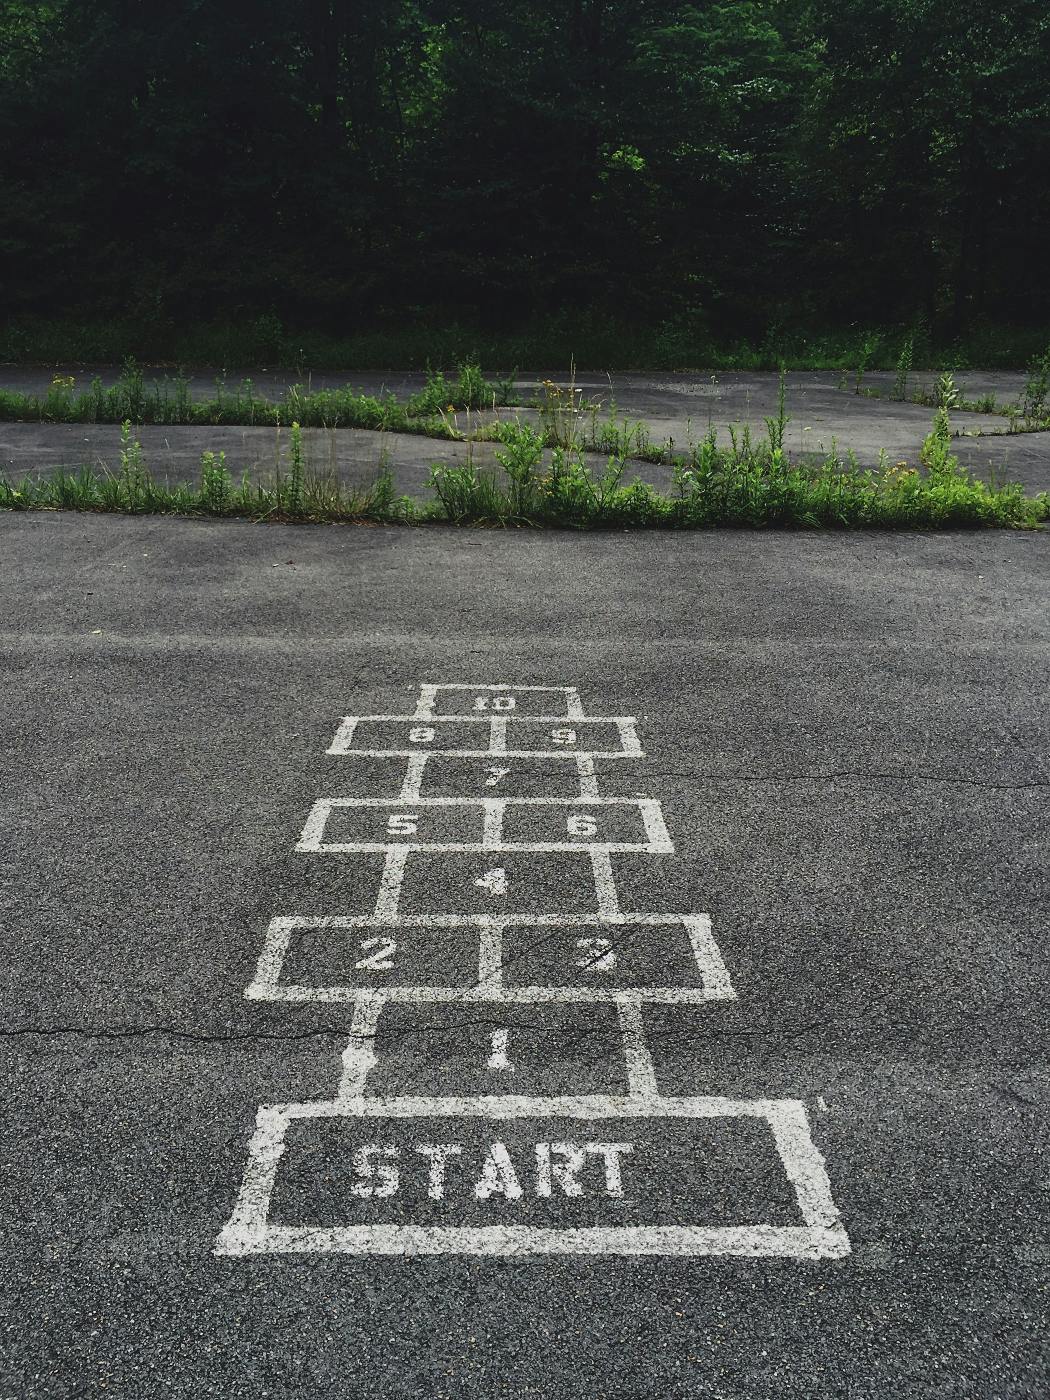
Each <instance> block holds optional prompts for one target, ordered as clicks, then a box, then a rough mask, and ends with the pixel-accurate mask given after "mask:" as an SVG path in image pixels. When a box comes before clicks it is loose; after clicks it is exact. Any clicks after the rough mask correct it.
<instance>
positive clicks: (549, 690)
mask: <svg viewBox="0 0 1050 1400" xmlns="http://www.w3.org/2000/svg"><path fill="white" fill-rule="evenodd" d="M423 689H424V690H434V691H440V690H520V691H521V692H522V693H523V694H528V695H539V694H543V693H546V694H548V695H575V694H576V691H575V690H574V689H573V687H572V686H569V685H513V684H512V683H511V682H510V681H500V682H499V684H498V685H472V684H471V683H470V682H469V681H456V682H455V683H448V684H445V683H443V684H441V685H427V686H424V687H423ZM562 718H563V719H564V718H565V716H564V715H563V716H562Z"/></svg>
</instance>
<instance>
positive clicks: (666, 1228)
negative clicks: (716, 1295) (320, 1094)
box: [216, 1095, 850, 1260]
mask: <svg viewBox="0 0 1050 1400" xmlns="http://www.w3.org/2000/svg"><path fill="white" fill-rule="evenodd" d="M330 1252H335V1253H349V1254H382V1255H399V1254H403V1255H420V1254H459V1255H504V1256H523V1255H548V1254H590V1255H600V1254H611V1255H636V1254H637V1255H641V1254H654V1255H665V1256H666V1255H713V1254H723V1255H732V1256H743V1257H759V1256H774V1257H777V1256H779V1257H784V1258H793V1259H809V1260H812V1259H834V1258H841V1257H843V1256H845V1255H847V1254H848V1253H849V1252H850V1247H849V1241H848V1239H847V1236H846V1233H845V1231H844V1230H843V1227H842V1224H841V1222H840V1220H839V1215H838V1211H837V1210H836V1208H835V1205H834V1203H833V1201H832V1198H831V1191H830V1186H829V1182H828V1178H827V1174H826V1172H825V1169H824V1160H823V1158H822V1157H821V1155H820V1153H819V1151H818V1150H817V1148H816V1147H815V1145H814V1143H813V1140H812V1138H811V1136H810V1131H809V1123H808V1119H807V1115H806V1111H805V1107H804V1105H803V1104H802V1103H801V1102H800V1101H798V1100H793V1099H773V1100H757V1099H751V1100H734V1099H727V1098H714V1097H705V1098H666V1099H653V1100H650V1101H648V1102H645V1103H643V1102H640V1101H638V1100H637V1099H632V1098H627V1097H624V1098H613V1097H606V1096H600V1095H595V1096H590V1097H586V1098H581V1097H576V1098H571V1097H570V1098H551V1099H540V1098H535V1099H523V1098H515V1097H513V1096H507V1095H499V1096H492V1097H479V1098H472V1099H456V1098H434V1099H422V1098H419V1099H415V1098H405V1097H399V1098H395V1099H378V1098H377V1099H365V1098H358V1099H355V1100H352V1101H342V1102H340V1101H339V1100H335V1101H329V1102H314V1103H301V1104H271V1105H264V1106H263V1107H262V1108H261V1109H260V1110H259V1114H258V1118H257V1124H256V1130H255V1134H254V1137H253V1139H252V1142H251V1148H250V1154H249V1163H248V1170H247V1172H246V1175H245V1178H244V1182H243V1185H242V1188H241V1192H240V1196H239V1198H238V1201H237V1205H236V1207H235V1210H234V1213H233V1216H232V1217H231V1219H230V1221H229V1223H228V1224H227V1225H226V1227H225V1228H224V1229H223V1231H222V1233H221V1235H220V1236H219V1239H218V1241H217V1244H216V1253H217V1254H221V1255H231V1256H240V1255H251V1254H263V1253H296V1254H312V1253H330Z"/></svg>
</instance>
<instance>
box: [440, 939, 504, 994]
mask: <svg viewBox="0 0 1050 1400" xmlns="http://www.w3.org/2000/svg"><path fill="white" fill-rule="evenodd" d="M502 980H503V926H502V924H501V923H500V921H499V920H498V919H485V920H484V921H483V923H482V925H481V937H480V938H479V939H478V986H479V988H482V987H483V988H484V989H485V990H486V992H488V993H490V994H491V993H493V992H498V991H499V987H500V983H501V982H502ZM423 999H424V998H421V1000H423ZM425 999H426V1000H429V998H425Z"/></svg>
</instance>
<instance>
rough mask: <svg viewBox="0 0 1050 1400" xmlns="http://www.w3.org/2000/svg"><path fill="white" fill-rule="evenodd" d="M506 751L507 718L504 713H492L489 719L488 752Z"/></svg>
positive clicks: (502, 752) (499, 752) (501, 752)
mask: <svg viewBox="0 0 1050 1400" xmlns="http://www.w3.org/2000/svg"><path fill="white" fill-rule="evenodd" d="M506 752H507V719H506V716H505V715H493V716H492V719H491V720H490V721H489V753H493V754H505V753H506Z"/></svg>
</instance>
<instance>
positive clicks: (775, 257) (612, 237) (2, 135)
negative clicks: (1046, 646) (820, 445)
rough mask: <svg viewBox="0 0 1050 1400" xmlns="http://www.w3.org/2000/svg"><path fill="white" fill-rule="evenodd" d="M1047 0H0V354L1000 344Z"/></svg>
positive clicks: (1030, 150) (1037, 152) (753, 358)
mask: <svg viewBox="0 0 1050 1400" xmlns="http://www.w3.org/2000/svg"><path fill="white" fill-rule="evenodd" d="M1048 75H1050V9H1048V8H1047V6H1046V5H1045V4H1044V3H1042V0H1003V2H1002V3H998V4H987V3H982V0H953V2H952V3H951V4H950V5H946V4H944V3H943V0H724V3H707V4H704V3H699V4H675V3H653V2H652V0H566V3H564V4H561V5H540V4H536V3H523V2H522V0H501V3H500V4H499V5H495V4H493V3H492V2H491V0H368V2H367V3H353V0H349V2H348V0H309V3H306V2H304V3H283V4H278V3H273V0H252V2H251V3H249V0H222V3H217V2H216V0H164V3H163V4H159V3H155V0H148V3H141V0H51V2H50V3H32V0H27V2H26V3H13V0H0V189H2V192H3V198H2V199H0V276H2V306H0V359H8V360H11V359H31V358H38V359H49V360H58V359H60V358H80V359H114V358H119V357H120V356H121V355H124V354H129V353H131V354H136V355H139V356H142V357H146V358H154V359H156V358H161V359H165V358H166V359H170V360H172V361H176V360H181V361H184V362H187V363H193V362H197V363H203V362H210V363H218V364H227V363H233V364H237V363H242V364H289V365H295V364H299V365H304V364H310V365H312V366H316V367H321V366H324V365H329V366H331V367H334V368H347V369H354V368H362V369H363V368H385V367H388V366H391V365H394V364H397V365H400V366H402V367H405V368H409V367H412V366H417V365H423V364H425V363H427V362H431V363H435V364H439V363H445V364H448V363H451V362H452V361H453V360H454V359H455V358H456V357H460V356H476V357H481V358H483V359H484V361H485V362H486V364H487V365H488V366H490V367H493V368H497V367H503V368H510V367H511V366H512V365H526V364H529V365H533V366H540V365H544V364H554V363H558V364H564V363H567V361H568V359H569V357H574V358H575V360H576V362H577V363H579V364H581V365H585V366H587V365H590V366H593V367H599V366H600V367H602V368H618V367H619V368H624V367H637V368H641V367H669V368H670V367H686V366H688V367H701V366H710V367H712V368H714V367H719V366H728V367H733V366H750V367H760V366H765V365H776V364H777V363H779V362H780V361H781V360H784V359H786V360H787V361H788V362H789V363H793V364H795V365H797V366H799V367H804V366H807V365H811V366H813V367H823V366H824V365H830V364H835V365H839V364H841V365H843V366H845V365H847V364H849V365H852V364H855V363H858V362H859V361H861V360H865V361H866V362H867V364H869V365H874V364H877V363H880V362H881V363H885V364H891V363H892V362H893V360H894V358H895V357H896V355H897V353H898V350H899V346H900V344H901V343H902V342H903V341H905V340H906V339H909V338H910V342H911V344H912V345H913V347H914V355H915V362H916V364H919V363H921V362H923V361H924V360H926V361H929V362H931V363H951V364H954V365H956V366H965V365H966V364H968V363H970V364H983V365H985V366H989V367H994V366H999V365H1001V366H1008V365H1015V364H1016V365H1020V364H1023V363H1025V362H1026V361H1027V359H1028V358H1029V357H1030V356H1031V355H1032V354H1033V353H1035V352H1036V351H1039V350H1043V349H1045V345H1046V341H1047V339H1048V336H1047V327H1048V324H1050V287H1048V279H1047V252H1048V247H1050V237H1048V235H1050V76H1048Z"/></svg>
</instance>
